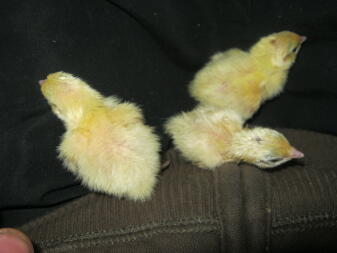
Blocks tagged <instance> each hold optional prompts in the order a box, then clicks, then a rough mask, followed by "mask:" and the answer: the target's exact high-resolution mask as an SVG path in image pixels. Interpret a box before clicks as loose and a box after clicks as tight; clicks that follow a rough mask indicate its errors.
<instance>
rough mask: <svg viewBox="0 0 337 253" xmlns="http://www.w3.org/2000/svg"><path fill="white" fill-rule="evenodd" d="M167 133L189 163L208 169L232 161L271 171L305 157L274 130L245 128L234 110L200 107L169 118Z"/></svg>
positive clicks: (166, 126)
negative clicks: (270, 169)
mask: <svg viewBox="0 0 337 253" xmlns="http://www.w3.org/2000/svg"><path fill="white" fill-rule="evenodd" d="M165 130H166V132H167V133H168V134H169V135H170V136H171V137H172V139H173V142H174V144H175V146H176V148H177V149H178V150H180V152H181V153H182V155H183V156H184V157H185V158H186V159H187V160H189V161H191V162H193V163H194V164H196V165H197V166H199V167H202V168H207V169H214V168H216V167H218V166H220V165H221V164H223V163H226V162H230V161H235V162H239V161H244V162H247V163H251V164H254V165H256V166H258V167H260V168H272V167H275V166H278V165H280V164H282V163H285V162H287V161H289V160H291V159H293V158H301V157H303V154H302V153H301V152H300V151H298V150H296V149H295V148H293V147H292V146H291V145H290V144H289V142H288V141H287V139H286V138H285V137H284V136H283V135H282V134H281V133H279V132H277V131H275V130H271V129H268V128H261V127H256V128H253V129H249V128H243V120H242V119H241V117H240V116H239V115H237V113H235V112H234V111H232V110H219V109H216V108H214V107H209V106H198V107H197V108H195V109H194V110H192V111H190V112H187V113H185V112H183V113H180V114H178V115H176V116H173V117H172V118H170V119H169V120H168V121H167V123H166V124H165Z"/></svg>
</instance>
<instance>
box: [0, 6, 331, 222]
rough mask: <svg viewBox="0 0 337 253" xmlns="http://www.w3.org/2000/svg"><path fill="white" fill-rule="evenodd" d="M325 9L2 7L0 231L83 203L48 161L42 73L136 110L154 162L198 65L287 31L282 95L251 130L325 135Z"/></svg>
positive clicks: (50, 135)
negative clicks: (153, 148)
mask: <svg viewBox="0 0 337 253" xmlns="http://www.w3.org/2000/svg"><path fill="white" fill-rule="evenodd" d="M336 9H337V2H336V1H310V0H299V1H293V0H280V1H270V0H258V1H248V0H208V1H204V0H189V1H181V0H163V1H158V0H142V1H138V0H137V1H136V0H109V1H103V0H98V1H84V0H72V1H68V0H58V1H52V0H43V1H39V0H26V1H19V0H12V1H4V2H3V3H1V9H0V13H1V15H0V20H1V22H0V28H1V40H0V51H1V60H0V81H1V86H0V164H1V165H0V166H1V168H0V173H1V177H0V187H1V190H0V225H1V226H18V225H21V224H23V223H25V222H27V221H29V220H31V219H33V218H34V217H38V216H40V215H42V214H43V213H46V212H48V211H50V210H52V209H54V208H56V207H59V206H61V205H63V204H65V203H66V202H68V201H70V200H72V199H75V198H78V197H79V196H82V195H84V194H86V193H87V190H86V189H84V188H83V187H81V186H80V184H79V182H78V181H76V180H75V178H74V177H73V176H72V174H71V173H68V172H67V171H66V170H65V169H64V168H63V166H62V164H61V162H60V161H59V160H58V159H57V158H56V157H57V153H56V146H57V145H58V143H59V141H60V136H61V135H62V133H63V131H64V128H63V126H62V123H61V121H60V120H58V119H57V118H56V116H55V115H53V114H52V112H51V110H50V108H49V106H48V105H47V103H46V101H45V100H44V99H43V97H42V95H41V93H40V91H39V87H38V80H40V79H42V78H44V77H45V76H46V75H47V74H48V73H50V72H55V71H59V70H63V71H67V72H71V73H74V74H76V75H79V76H81V77H82V78H84V80H86V81H88V82H89V83H91V84H92V86H93V87H94V88H95V89H97V90H99V91H100V92H102V93H103V94H104V95H111V94H114V95H117V96H120V97H122V98H123V99H125V100H129V101H133V102H136V103H139V104H140V105H142V108H143V109H144V112H145V117H146V120H147V122H148V123H149V124H150V125H153V126H155V127H156V130H157V132H158V133H160V135H161V141H162V143H163V150H164V151H165V150H167V148H168V147H169V139H168V137H167V136H165V135H164V134H163V133H162V124H163V123H164V121H165V119H166V118H167V117H169V116H171V115H173V114H175V113H177V112H178V111H181V110H189V109H191V108H192V107H193V106H194V101H193V100H192V99H191V98H190V97H189V96H188V94H187V84H188V82H189V81H190V80H191V79H192V77H193V75H194V73H195V72H196V71H197V70H198V69H200V68H201V67H202V66H203V64H204V63H205V62H206V61H207V60H208V59H209V57H210V56H211V55H212V54H213V53H215V52H217V51H220V50H226V49H228V48H231V47H240V48H243V49H245V48H248V47H249V46H250V45H252V44H253V43H254V42H255V41H256V40H257V39H258V38H259V37H260V36H264V35H266V34H269V33H272V32H275V31H280V30H284V29H287V30H291V31H295V32H298V33H299V34H303V35H306V36H307V37H308V40H307V41H306V42H305V43H304V45H303V48H302V49H301V52H300V54H299V57H298V60H297V61H296V63H295V65H294V67H293V68H292V69H291V71H290V76H289V80H288V82H287V84H286V88H285V92H284V93H283V94H282V95H281V96H280V97H279V98H277V99H275V100H273V101H270V102H268V103H266V104H265V105H264V106H263V107H262V108H261V110H260V111H259V113H258V114H257V115H256V116H255V117H254V118H253V119H252V121H251V122H250V123H252V124H262V125H264V126H268V127H292V128H302V129H309V130H315V131H319V132H323V133H330V134H334V135H336V134H337V117H335V111H336V109H337V95H336V94H337V86H336V80H337V71H336V66H337V64H336V59H337V58H336V54H337V33H336V30H337V19H336V16H337V14H336V13H337V11H336ZM304 176H305V175H304Z"/></svg>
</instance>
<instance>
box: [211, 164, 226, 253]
mask: <svg viewBox="0 0 337 253" xmlns="http://www.w3.org/2000/svg"><path fill="white" fill-rule="evenodd" d="M218 171H219V170H215V171H214V173H213V182H214V184H213V185H214V205H215V211H216V215H217V220H218V223H217V224H218V231H219V235H220V251H221V252H224V251H225V245H224V240H225V238H224V237H225V235H224V224H223V222H224V221H223V219H224V218H223V215H222V212H221V207H220V203H221V200H220V192H219V181H218V179H219V178H220V176H219V173H220V172H218Z"/></svg>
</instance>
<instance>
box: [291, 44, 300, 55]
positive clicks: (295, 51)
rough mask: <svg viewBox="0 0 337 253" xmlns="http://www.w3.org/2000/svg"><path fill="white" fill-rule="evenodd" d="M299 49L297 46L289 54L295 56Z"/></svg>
mask: <svg viewBox="0 0 337 253" xmlns="http://www.w3.org/2000/svg"><path fill="white" fill-rule="evenodd" d="M299 48H300V47H299V46H297V47H294V48H293V49H292V50H291V52H292V53H293V54H296V53H297V51H298V49H299Z"/></svg>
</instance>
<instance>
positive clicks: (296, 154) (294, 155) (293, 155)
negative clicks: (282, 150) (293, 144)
mask: <svg viewBox="0 0 337 253" xmlns="http://www.w3.org/2000/svg"><path fill="white" fill-rule="evenodd" d="M290 152H291V153H290V157H291V158H297V159H299V158H303V157H304V154H303V153H302V152H301V151H298V150H297V149H296V148H292V150H291V151H290Z"/></svg>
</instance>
